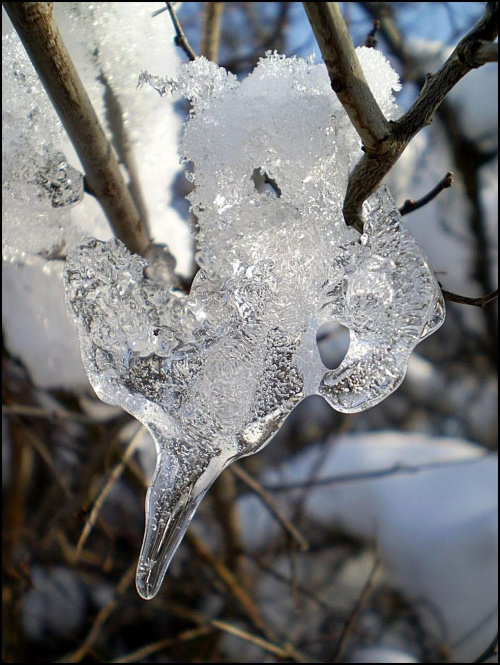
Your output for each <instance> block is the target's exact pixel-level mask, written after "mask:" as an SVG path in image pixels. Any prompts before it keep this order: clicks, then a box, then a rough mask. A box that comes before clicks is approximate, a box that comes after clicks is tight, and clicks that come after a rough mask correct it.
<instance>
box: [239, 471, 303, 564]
mask: <svg viewBox="0 0 500 665" xmlns="http://www.w3.org/2000/svg"><path fill="white" fill-rule="evenodd" d="M230 470H231V471H232V473H234V475H235V476H236V477H237V478H239V479H240V480H241V481H243V482H244V483H245V485H246V486H247V487H249V488H250V489H251V490H252V492H255V494H257V496H258V497H260V499H261V500H262V502H263V503H264V505H265V506H266V508H268V510H269V512H270V513H271V514H272V515H273V517H274V518H275V519H276V520H277V521H278V522H279V523H280V524H281V526H282V527H283V528H284V529H285V531H286V532H287V533H288V534H289V535H290V536H291V537H292V538H293V540H295V542H296V543H297V544H298V546H299V547H300V549H301V550H302V551H303V552H306V551H307V550H308V549H309V543H308V542H307V540H306V539H305V538H304V536H303V535H302V534H301V533H300V531H299V530H298V529H297V527H295V526H294V525H293V524H292V523H291V522H290V520H289V519H288V518H287V516H286V515H285V514H284V513H283V511H282V510H280V509H279V508H278V506H277V505H276V502H275V500H274V499H273V497H272V496H271V495H270V494H269V492H267V491H266V490H265V489H264V488H263V487H262V485H261V484H260V483H258V482H257V481H256V480H255V478H252V476H251V475H250V474H248V473H247V472H246V471H245V470H244V469H243V468H242V467H240V466H238V465H237V464H234V465H233V466H232V467H231V469H230Z"/></svg>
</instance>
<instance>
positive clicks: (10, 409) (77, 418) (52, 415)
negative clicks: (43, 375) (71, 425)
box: [2, 404, 95, 424]
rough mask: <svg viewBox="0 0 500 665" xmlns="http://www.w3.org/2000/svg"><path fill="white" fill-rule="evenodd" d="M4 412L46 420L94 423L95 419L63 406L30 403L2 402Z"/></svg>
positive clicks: (7, 414) (5, 413)
mask: <svg viewBox="0 0 500 665" xmlns="http://www.w3.org/2000/svg"><path fill="white" fill-rule="evenodd" d="M2 413H3V414H4V415H6V416H9V415H14V416H27V417H29V418H44V419H46V420H72V421H74V422H78V423H86V424H89V423H94V422H95V419H94V418H92V417H91V416H86V415H85V414H83V413H75V412H73V411H66V410H65V409H62V408H57V409H44V408H41V407H39V406H31V405H29V404H2Z"/></svg>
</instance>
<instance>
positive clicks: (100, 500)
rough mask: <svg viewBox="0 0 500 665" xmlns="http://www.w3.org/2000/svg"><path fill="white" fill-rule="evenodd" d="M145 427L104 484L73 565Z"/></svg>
mask: <svg viewBox="0 0 500 665" xmlns="http://www.w3.org/2000/svg"><path fill="white" fill-rule="evenodd" d="M143 430H144V426H143V425H139V427H138V429H137V431H136V433H135V434H134V436H133V437H132V439H131V441H130V443H129V444H128V446H127V448H126V449H125V451H124V453H123V455H122V458H121V460H120V461H119V462H118V464H117V465H116V466H115V467H114V468H113V470H112V471H111V473H110V474H109V477H108V479H107V481H106V483H105V484H104V487H103V488H102V490H101V491H100V493H99V495H98V496H97V498H96V500H95V503H94V506H93V508H92V510H91V512H90V514H89V516H88V519H87V521H86V522H85V526H84V528H83V531H82V533H81V536H80V538H79V540H78V544H77V546H76V552H75V560H74V562H73V563H76V562H77V561H78V559H79V557H80V554H81V551H82V548H83V546H84V545H85V543H86V541H87V538H88V537H89V535H90V532H91V531H92V529H93V528H94V525H95V523H96V521H97V518H98V517H99V513H100V512H101V508H102V507H103V505H104V502H105V501H106V499H107V498H108V495H109V493H110V491H111V490H112V489H113V487H114V486H115V484H116V482H117V481H118V479H119V478H120V476H121V475H122V473H123V471H124V470H125V467H126V466H127V464H128V462H129V460H130V459H131V457H132V455H133V454H134V453H135V451H136V450H137V446H138V445H139V443H140V440H141V436H142V434H143Z"/></svg>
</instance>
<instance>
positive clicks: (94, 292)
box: [65, 48, 444, 599]
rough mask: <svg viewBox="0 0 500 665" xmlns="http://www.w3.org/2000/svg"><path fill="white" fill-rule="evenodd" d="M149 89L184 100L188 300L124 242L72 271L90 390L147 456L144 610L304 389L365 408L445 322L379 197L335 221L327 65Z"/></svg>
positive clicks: (90, 249)
mask: <svg viewBox="0 0 500 665" xmlns="http://www.w3.org/2000/svg"><path fill="white" fill-rule="evenodd" d="M358 57H359V59H360V62H361V64H362V66H363V69H364V71H365V76H366V78H367V80H368V82H369V84H370V86H371V88H372V92H373V93H374V96H375V98H376V100H377V102H378V104H379V105H380V107H381V109H382V111H383V112H384V113H385V115H386V117H387V118H388V119H391V118H395V117H397V114H398V112H399V111H398V107H397V106H396V104H395V102H394V98H393V94H392V93H393V90H397V89H399V83H398V78H397V75H396V73H395V72H394V71H393V70H392V69H391V67H390V65H389V63H388V62H387V60H386V59H385V58H384V57H383V56H382V55H381V54H380V53H379V52H377V51H375V50H374V49H366V48H361V49H358ZM148 78H149V79H150V80H149V82H150V83H152V84H153V85H154V87H156V89H158V90H159V91H160V92H162V93H164V92H166V91H167V90H169V89H170V90H171V91H173V92H178V93H180V94H182V95H184V96H186V97H187V98H188V99H189V100H190V101H191V104H192V109H191V112H190V117H189V119H188V120H187V122H186V124H185V128H184V135H183V139H182V143H181V154H182V158H181V160H182V161H184V162H187V161H192V162H193V164H194V178H195V185H196V186H195V189H194V191H193V192H192V193H191V194H190V195H189V200H190V203H191V205H192V210H193V212H194V213H195V215H196V217H197V219H198V223H199V229H198V231H197V254H196V260H197V263H198V265H199V267H200V270H199V271H198V273H197V275H196V277H195V279H194V282H193V285H192V288H191V292H190V294H189V295H185V294H183V293H181V292H180V291H178V290H177V289H176V288H175V287H173V286H172V285H171V283H168V281H167V282H161V281H152V280H151V279H148V278H146V277H145V268H146V265H147V263H146V261H145V259H143V258H141V257H139V256H136V255H131V254H130V253H129V252H128V250H127V249H126V248H125V246H124V245H123V244H122V243H121V242H120V241H118V240H110V241H109V242H103V241H99V240H95V239H87V240H86V241H85V242H84V243H83V244H81V245H80V246H78V247H76V248H75V249H74V250H72V252H71V253H70V254H69V255H68V258H67V261H66V268H65V286H66V293H67V301H68V306H69V308H70V310H71V313H72V316H73V317H74V319H75V322H76V325H77V328H78V333H79V338H80V343H81V349H82V358H83V363H84V366H85V369H86V371H87V374H88V376H89V379H90V382H91V384H92V386H93V387H94V389H95V391H96V393H97V395H98V396H99V397H100V398H101V399H102V400H103V401H104V402H107V403H109V404H113V405H119V406H121V407H122V408H123V409H125V410H126V411H127V412H128V413H130V414H131V415H133V416H134V417H135V418H137V419H138V420H139V421H140V422H142V423H143V424H144V425H145V426H146V427H147V428H148V429H149V431H150V432H151V434H152V436H153V438H154V440H155V444H156V450H157V455H158V460H157V466H156V471H155V474H154V477H153V479H152V482H151V486H150V488H149V490H148V494H147V499H146V529H145V536H144V541H143V546H142V550H141V553H140V558H139V564H138V568H137V578H136V582H137V589H138V591H139V594H140V595H141V596H142V597H143V598H146V599H149V598H153V597H154V596H155V595H156V593H157V592H158V590H159V588H160V586H161V583H162V581H163V579H164V577H165V573H166V571H167V568H168V566H169V563H170V561H171V559H172V557H173V556H174V554H175V551H176V549H177V547H178V546H179V544H180V542H181V540H182V538H183V536H184V534H185V532H186V529H187V527H188V525H189V523H190V521H191V519H192V517H193V515H194V513H195V511H196V509H197V507H198V505H199V504H200V502H201V500H202V499H203V497H204V495H205V494H206V492H207V491H208V489H209V487H210V486H211V485H212V483H213V482H214V480H215V479H216V478H217V477H218V476H219V474H220V473H221V472H222V471H223V470H224V469H225V468H226V467H227V466H228V465H229V464H230V463H231V462H234V461H235V460H237V459H239V458H241V457H245V456H247V455H251V454H253V453H255V452H257V451H259V450H260V449H261V448H263V447H264V446H265V445H267V444H268V443H269V441H270V440H271V439H272V438H273V436H274V435H275V434H276V432H277V431H278V430H279V428H280V427H281V425H282V424H283V422H284V420H285V418H286V417H287V416H288V414H289V413H290V412H291V411H292V409H293V408H294V407H295V406H296V405H297V404H298V403H299V402H300V401H301V400H303V399H304V398H305V397H307V396H309V395H321V396H322V397H323V398H324V399H326V401H327V402H328V403H329V404H330V405H331V406H332V407H333V408H334V409H336V410H337V411H340V412H343V413H353V412H357V411H363V410H365V409H368V408H370V407H372V406H375V405H376V404H378V403H379V402H381V401H382V400H383V399H385V398H386V397H387V396H389V395H390V394H391V393H392V392H393V391H394V390H396V389H397V387H398V386H399V385H400V383H401V382H402V380H403V378H404V376H405V373H406V368H407V364H408V360H409V357H410V354H411V352H412V350H413V349H414V347H415V346H416V345H417V344H418V343H419V342H420V341H421V340H422V339H424V338H425V337H427V336H428V335H430V334H431V333H432V332H434V331H435V330H436V329H437V328H438V327H439V326H440V325H441V324H442V322H443V320H444V302H443V298H442V295H441V291H440V288H439V285H438V283H437V281H436V279H435V277H434V274H433V271H432V268H431V267H430V266H429V263H428V261H427V259H426V257H425V255H424V254H423V253H422V251H421V249H420V247H419V246H418V244H417V243H416V241H415V240H414V239H413V237H412V236H411V234H410V233H409V231H408V230H407V228H406V227H405V225H404V223H403V221H402V219H401V216H400V215H399V213H398V210H397V208H396V206H395V204H394V201H393V200H392V198H391V195H390V193H389V192H388V191H387V189H386V188H385V187H383V188H381V189H380V190H379V191H378V192H377V193H376V194H375V195H373V196H372V197H371V198H370V199H369V200H368V201H367V202H366V203H365V209H364V214H365V219H366V222H365V227H364V233H363V235H360V234H359V233H358V232H357V231H355V230H354V229H352V228H348V227H347V226H346V225H345V222H344V220H343V217H342V203H343V198H344V195H345V190H346V186H347V180H348V176H349V172H350V170H351V169H352V167H353V166H354V165H355V163H356V161H357V160H358V159H359V157H360V155H361V152H360V147H361V146H360V140H359V137H358V135H357V134H356V132H355V130H354V128H353V127H352V125H351V124H350V122H349V119H348V117H347V115H346V114H345V112H344V110H343V108H342V106H341V105H340V102H339V101H338V100H337V98H336V96H335V95H334V94H333V92H332V90H331V87H330V82H329V79H328V75H327V72H326V68H325V66H324V65H322V64H315V63H314V61H313V60H312V59H311V60H301V59H298V58H286V57H284V56H281V55H277V54H271V53H268V54H266V57H265V58H263V59H261V61H260V62H259V64H258V66H257V67H256V68H255V70H254V71H253V72H252V74H250V75H249V76H248V77H247V78H246V79H244V80H243V81H242V82H241V83H240V82H238V80H237V79H236V78H235V77H234V76H233V75H232V74H229V73H227V72H226V71H225V70H224V69H221V68H219V67H218V66H217V65H215V64H214V63H211V62H209V61H207V60H206V59H204V58H197V59H196V60H195V61H194V62H191V63H188V64H186V65H184V66H183V67H182V68H181V71H180V73H179V77H178V79H177V81H163V83H161V84H160V83H159V79H158V77H148V75H145V76H144V77H143V80H146V81H147V80H148ZM153 79H154V80H153ZM332 321H333V322H337V323H339V324H342V325H343V326H345V327H347V328H348V329H349V340H350V343H349V349H348V352H347V354H346V356H345V358H344V360H343V361H342V363H341V364H340V365H339V367H337V368H336V369H333V370H329V369H327V368H326V367H325V366H324V365H323V363H322V361H321V358H320V355H319V351H318V346H317V341H316V333H317V330H318V328H319V327H320V326H321V325H322V324H324V323H327V322H332Z"/></svg>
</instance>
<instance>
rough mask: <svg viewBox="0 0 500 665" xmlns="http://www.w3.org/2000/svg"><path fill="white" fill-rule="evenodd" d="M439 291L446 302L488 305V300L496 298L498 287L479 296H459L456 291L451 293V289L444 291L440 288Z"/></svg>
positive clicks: (478, 305)
mask: <svg viewBox="0 0 500 665" xmlns="http://www.w3.org/2000/svg"><path fill="white" fill-rule="evenodd" d="M441 293H442V294H443V296H444V299H445V300H447V301H448V302H456V303H459V304H460V305H472V306H473V307H486V305H489V304H490V302H493V301H494V300H496V299H497V298H498V289H496V290H495V291H492V292H491V293H488V294H487V295H485V296H480V297H479V298H469V297H467V296H461V295H459V294H458V293H452V292H451V291H445V290H444V289H441Z"/></svg>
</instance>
